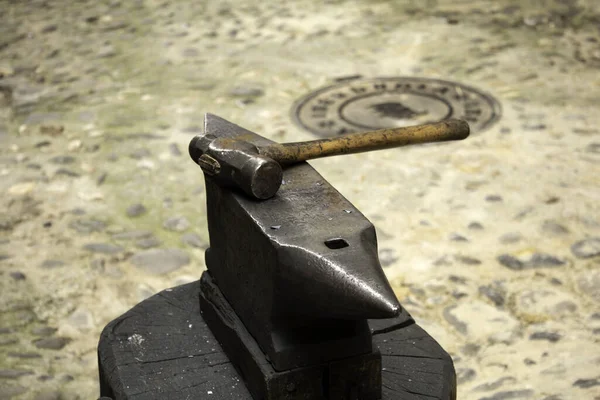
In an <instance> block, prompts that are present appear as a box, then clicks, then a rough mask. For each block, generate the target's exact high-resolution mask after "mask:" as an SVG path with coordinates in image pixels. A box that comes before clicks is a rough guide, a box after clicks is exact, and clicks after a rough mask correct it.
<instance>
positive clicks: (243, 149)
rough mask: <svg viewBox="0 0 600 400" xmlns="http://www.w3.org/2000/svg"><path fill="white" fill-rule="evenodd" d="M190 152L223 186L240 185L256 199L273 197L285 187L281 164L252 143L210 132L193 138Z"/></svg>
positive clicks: (208, 174) (211, 176)
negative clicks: (260, 152)
mask: <svg viewBox="0 0 600 400" xmlns="http://www.w3.org/2000/svg"><path fill="white" fill-rule="evenodd" d="M189 152H190V156H191V157H192V159H193V160H194V161H195V162H196V163H197V164H198V165H200V167H201V168H202V170H203V171H204V173H205V175H206V176H208V177H210V178H211V179H214V180H215V181H218V183H219V184H220V185H222V186H228V187H231V188H240V189H242V190H243V191H244V192H246V193H247V194H248V195H250V196H251V197H253V198H256V199H260V200H264V199H268V198H271V197H273V196H274V195H275V193H277V190H279V187H280V186H281V181H282V178H283V171H282V169H281V166H280V165H279V163H277V162H276V161H275V160H273V159H271V158H269V157H265V156H263V155H260V154H259V151H258V148H257V147H256V146H255V145H253V144H252V143H249V142H246V141H243V140H239V139H231V138H227V137H217V136H215V135H213V134H211V133H208V132H206V133H205V134H203V135H198V136H196V137H194V138H193V139H192V141H191V142H190V146H189Z"/></svg>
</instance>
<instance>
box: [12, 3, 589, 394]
mask: <svg viewBox="0 0 600 400" xmlns="http://www.w3.org/2000/svg"><path fill="white" fill-rule="evenodd" d="M352 75H362V76H364V77H378V76H422V77H429V78H439V79H446V80H455V81H458V82H461V83H464V84H468V85H472V86H475V87H478V88H480V89H482V90H485V91H487V92H489V93H491V94H493V95H494V96H495V97H496V98H497V99H498V100H499V101H500V103H501V104H502V108H503V117H502V119H501V120H500V121H499V122H498V123H497V124H496V125H494V126H493V127H492V128H491V129H489V130H488V131H486V132H482V133H480V134H475V135H473V136H472V137H471V138H469V139H468V140H467V141H464V142H460V143H452V144H444V145H433V146H422V147H414V148H406V149H397V150H390V151H385V152H376V153H370V154H360V155H353V156H347V157H337V158H331V159H324V160H318V161H315V162H313V163H312V164H313V165H314V166H315V167H316V168H317V169H318V170H319V171H320V172H321V173H322V174H323V175H324V176H325V177H326V178H327V179H328V180H330V181H331V183H332V184H333V185H334V186H336V187H337V188H338V189H339V190H340V191H341V192H342V193H343V194H344V195H345V196H347V197H348V198H349V199H350V200H351V201H352V202H353V203H354V204H355V205H356V206H357V207H358V208H359V209H360V210H361V211H363V212H364V213H365V215H366V216H367V217H368V218H369V219H371V220H372V221H373V222H374V224H375V225H376V227H377V231H378V236H379V241H380V253H381V260H382V263H383V264H384V266H385V270H386V273H387V274H388V277H389V278H390V280H391V281H392V284H393V286H394V288H395V290H396V292H397V294H398V297H399V299H400V300H401V302H402V304H403V305H404V306H405V307H406V308H407V309H408V310H409V311H410V312H411V313H412V315H413V316H414V317H415V318H416V320H417V321H418V322H419V323H420V324H421V325H422V326H423V327H424V328H425V329H426V330H428V332H429V333H430V334H432V335H433V336H434V337H435V338H436V339H437V340H438V341H439V342H440V343H441V344H442V345H443V346H444V347H445V348H446V350H447V351H449V352H450V353H451V355H452V356H453V358H454V361H455V365H456V369H457V373H458V383H459V398H460V399H474V400H481V399H487V400H491V399H494V400H502V399H545V400H551V399H552V400H558V399H600V344H599V339H600V307H599V304H600V128H599V126H600V108H599V107H600V106H599V104H600V2H598V1H596V0H580V1H569V0H537V1H534V0H530V1H517V0H496V1H492V0H483V1H477V2H474V1H466V0H454V1H451V0H438V1H436V0H422V1H416V0H415V1H412V0H405V1H368V0H363V1H355V2H349V1H348V2H343V1H323V2H322V1H314V0H298V1H290V2H270V1H259V0H244V1H241V0H240V1H231V2H224V1H210V2H202V1H183V0H182V1H168V0H161V1H154V0H143V1H139V0H130V1H123V0H121V1H118V0H115V1H90V0H80V1H71V0H62V1H59V0H55V1H52V0H46V1H27V2H25V1H14V0H13V1H7V0H0V142H1V144H2V146H0V176H1V179H0V192H1V193H2V195H1V196H0V266H1V269H0V271H1V272H0V274H1V277H2V279H1V280H0V291H1V294H0V300H1V303H0V304H1V309H2V314H1V315H2V317H1V321H0V363H1V364H0V399H8V398H14V399H37V400H42V399H94V398H96V397H95V396H97V394H98V387H97V360H96V344H97V340H98V336H99V333H100V331H101V329H102V328H103V326H104V325H105V324H106V323H108V322H109V321H110V320H111V319H113V318H115V317H116V316H118V315H119V314H121V313H123V312H124V311H126V310H127V309H129V308H130V307H131V306H133V305H134V304H136V303H137V302H139V301H141V300H142V299H144V298H146V297H148V296H150V295H152V294H153V293H155V292H157V291H159V290H162V289H164V288H167V287H170V286H174V285H178V284H181V283H184V282H189V281H192V280H195V279H197V278H198V277H199V276H200V273H201V270H202V269H203V268H204V264H203V250H204V249H205V248H206V247H207V239H208V238H207V231H206V215H205V210H204V193H203V179H202V176H201V174H200V171H199V170H198V168H197V167H196V166H195V165H194V164H193V163H192V162H191V160H189V158H188V156H187V151H186V146H187V144H188V142H189V140H190V138H191V137H192V136H193V135H194V134H196V133H197V132H199V131H200V130H201V126H202V118H203V113H205V112H213V113H215V114H218V115H220V116H222V117H224V118H227V119H229V120H231V121H233V122H236V123H238V124H240V125H243V126H244V127H246V128H248V129H251V130H254V131H256V132H259V133H261V134H263V135H265V136H268V137H270V138H272V139H274V140H277V141H296V140H306V139H311V138H314V136H312V135H311V134H310V133H308V132H305V131H303V130H301V129H300V128H298V127H297V126H295V125H294V124H293V123H292V122H291V119H290V117H289V113H290V107H291V105H292V104H293V102H294V101H295V100H296V99H297V98H299V97H301V96H303V95H305V94H306V93H308V92H309V91H311V90H313V89H316V88H319V87H321V86H323V85H326V84H329V83H331V82H333V81H334V80H335V79H336V78H339V77H344V76H352Z"/></svg>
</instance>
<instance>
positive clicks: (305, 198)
mask: <svg viewBox="0 0 600 400" xmlns="http://www.w3.org/2000/svg"><path fill="white" fill-rule="evenodd" d="M353 135H357V136H345V135H344V136H340V137H336V138H335V139H331V140H329V139H324V140H317V141H311V142H300V143H286V144H273V143H272V142H271V141H269V140H268V139H266V138H264V137H262V136H260V135H257V134H255V133H253V132H250V131H248V130H246V129H244V128H241V127H239V126H237V125H235V124H233V123H230V122H228V121H225V120H224V119H222V118H219V117H217V116H215V115H211V114H207V115H206V118H205V131H204V134H203V136H201V137H196V138H194V139H193V140H192V142H191V143H190V155H191V157H192V159H193V160H194V161H195V162H197V163H198V164H199V165H200V166H201V167H202V170H203V171H204V173H205V183H206V201H207V218H208V230H209V237H210V247H209V249H208V250H207V251H206V253H205V258H206V266H207V270H206V271H204V273H203V274H202V277H201V279H200V280H199V281H197V282H193V283H190V284H186V285H181V286H178V287H175V288H170V289H166V290H164V291H162V292H160V293H157V294H156V295H155V296H152V297H150V298H149V299H146V300H144V301H142V302H141V303H140V304H138V305H136V306H135V307H133V308H132V309H131V310H129V311H128V312H126V313H125V314H123V315H121V316H120V317H118V318H116V319H115V320H114V321H112V322H111V323H109V324H108V325H107V326H106V327H105V328H104V330H103V332H102V335H101V337H100V342H99V345H98V360H99V372H100V393H101V395H102V396H107V397H108V398H110V399H113V400H129V399H139V400H142V399H143V400H154V399H172V400H183V399H205V398H206V399H215V400H225V399H227V400H250V398H252V399H254V400H379V399H383V400H391V399H397V398H403V399H407V400H416V399H417V398H422V396H426V397H427V398H433V399H444V400H455V398H456V374H455V371H454V367H453V364H452V360H451V358H450V357H449V355H448V354H447V353H446V352H444V351H443V349H442V348H441V347H440V346H439V345H438V344H437V343H436V342H435V340H433V339H432V338H431V337H430V336H429V335H427V333H426V332H424V331H423V330H422V329H421V328H420V327H418V326H417V324H415V323H414V320H413V319H412V318H411V317H410V315H409V314H408V313H407V312H406V310H404V309H402V307H401V306H400V304H399V302H398V300H397V299H396V296H395V295H394V292H393V290H392V289H391V287H390V285H389V282H388V281H387V279H386V277H385V274H384V273H383V270H382V268H381V265H380V262H379V259H378V255H377V237H376V232H375V228H374V226H373V224H371V223H370V222H369V220H368V219H367V218H366V217H365V216H364V215H363V214H362V213H361V212H360V211H359V210H357V209H356V208H355V207H354V206H353V205H352V204H351V203H350V202H349V201H348V200H346V199H345V198H344V197H343V196H342V195H341V194H340V193H338V192H337V191H336V190H335V189H334V188H333V187H332V186H331V185H330V184H329V183H328V182H327V181H326V180H325V179H323V177H321V175H319V174H318V173H317V172H316V171H315V170H314V169H313V168H312V167H311V166H310V165H309V164H307V163H306V162H304V161H303V160H306V159H312V158H314V157H319V156H322V155H336V154H346V153H349V152H357V151H365V150H366V149H369V148H370V149H373V147H374V148H375V149H383V148H389V147H396V146H403V145H407V144H414V143H423V142H427V141H443V140H454V139H461V138H464V137H466V136H468V125H467V124H466V123H464V122H462V121H443V122H440V123H437V124H428V125H422V126H420V127H410V128H393V129H390V130H381V131H375V132H371V133H369V134H353ZM274 177H275V178H274ZM265 182H266V183H265ZM241 381H243V384H242V382H241Z"/></svg>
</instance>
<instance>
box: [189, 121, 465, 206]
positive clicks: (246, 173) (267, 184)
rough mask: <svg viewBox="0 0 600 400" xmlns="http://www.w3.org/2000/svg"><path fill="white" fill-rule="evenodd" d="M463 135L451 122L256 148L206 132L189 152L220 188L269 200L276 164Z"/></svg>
mask: <svg viewBox="0 0 600 400" xmlns="http://www.w3.org/2000/svg"><path fill="white" fill-rule="evenodd" d="M468 136H469V124H468V123H467V122H465V121H461V120H455V119H451V120H447V121H443V122H439V123H435V124H427V125H419V126H411V127H405V128H390V129H381V130H378V131H374V132H365V133H356V134H349V135H344V136H340V137H337V138H330V139H321V140H312V141H307V142H295V143H283V144H280V143H273V144H269V145H263V146H258V147H257V146H255V145H253V144H251V143H248V142H246V141H244V140H242V139H241V138H237V139H232V138H228V137H217V136H215V135H213V134H210V133H208V132H205V133H204V134H203V135H198V136H196V137H194V138H193V139H192V140H191V142H190V145H189V153H190V156H191V157H192V159H193V160H194V161H195V162H196V163H198V165H200V167H201V168H202V170H203V171H204V172H205V173H206V174H208V175H210V176H212V177H214V179H216V180H218V181H219V182H221V183H222V184H224V185H226V186H230V187H231V186H233V187H238V188H240V189H242V190H243V191H244V192H246V193H247V194H249V195H251V196H252V197H254V198H257V199H268V198H270V197H272V196H273V195H275V193H276V192H277V190H278V189H279V187H280V184H281V178H282V171H281V166H280V164H283V165H290V164H295V163H298V162H302V161H307V160H312V159H315V158H322V157H330V156H336V155H340V154H353V153H361V152H365V151H373V150H382V149H390V148H395V147H401V146H407V145H411V144H419V143H429V142H443V141H450V140H462V139H465V138H467V137H468Z"/></svg>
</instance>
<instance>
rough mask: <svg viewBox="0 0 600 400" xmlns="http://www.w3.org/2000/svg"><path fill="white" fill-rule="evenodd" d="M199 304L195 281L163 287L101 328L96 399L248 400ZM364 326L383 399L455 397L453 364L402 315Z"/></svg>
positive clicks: (417, 327)
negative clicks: (377, 362)
mask: <svg viewBox="0 0 600 400" xmlns="http://www.w3.org/2000/svg"><path fill="white" fill-rule="evenodd" d="M199 298H200V281H195V282H192V283H188V284H184V285H181V286H177V287H174V288H171V289H166V290H163V291H162V292H159V293H157V294H155V295H154V296H151V297H149V298H148V299H146V300H144V301H142V302H140V303H138V304H137V305H136V306H134V307H132V308H131V309H130V310H129V311H127V312H126V313H124V314H123V315H121V316H119V317H118V318H116V319H114V320H113V321H111V322H110V323H109V324H107V325H106V327H105V328H104V329H103V331H102V333H101V335H100V339H99V343H98V364H99V365H98V367H99V381H100V396H106V397H109V398H112V399H113V400H163V399H169V400H184V399H210V400H252V397H251V396H250V393H249V392H248V390H247V388H246V387H245V385H243V384H241V385H240V381H241V379H240V377H239V375H238V373H237V371H236V370H235V367H234V366H233V365H232V364H231V362H229V360H228V359H227V357H226V355H225V353H224V351H223V350H222V348H221V346H220V344H219V343H218V342H217V340H216V339H215V337H214V335H213V334H212V332H211V331H210V329H209V328H208V326H207V325H206V323H205V321H204V319H203V318H202V315H201V313H200V301H199ZM369 325H370V327H371V331H372V332H373V341H374V344H376V345H377V347H378V348H379V351H380V353H381V355H382V365H383V368H382V380H383V397H382V400H395V399H398V398H402V399H403V400H419V399H421V398H423V396H427V398H432V399H439V400H455V399H456V372H455V369H454V364H453V362H452V358H451V357H450V356H449V355H448V353H446V352H445V351H444V349H442V347H441V346H440V345H439V344H438V343H437V342H436V341H435V340H434V339H433V338H432V337H431V336H429V335H428V334H427V332H425V331H424V330H423V329H421V328H420V327H419V326H418V325H417V324H416V323H415V322H414V320H413V319H412V317H411V316H410V315H409V314H408V313H407V312H406V311H403V312H402V313H401V314H400V316H398V317H396V318H391V319H382V320H369ZM136 335H138V337H139V338H140V340H138V341H135V340H131V338H132V337H136ZM168 338H175V340H172V339H169V340H167V339H168ZM142 339H143V340H142ZM158 377H160V379H158ZM181 382H184V383H181ZM215 385H218V386H217V387H215ZM208 392H211V393H210V394H209V393H208Z"/></svg>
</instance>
